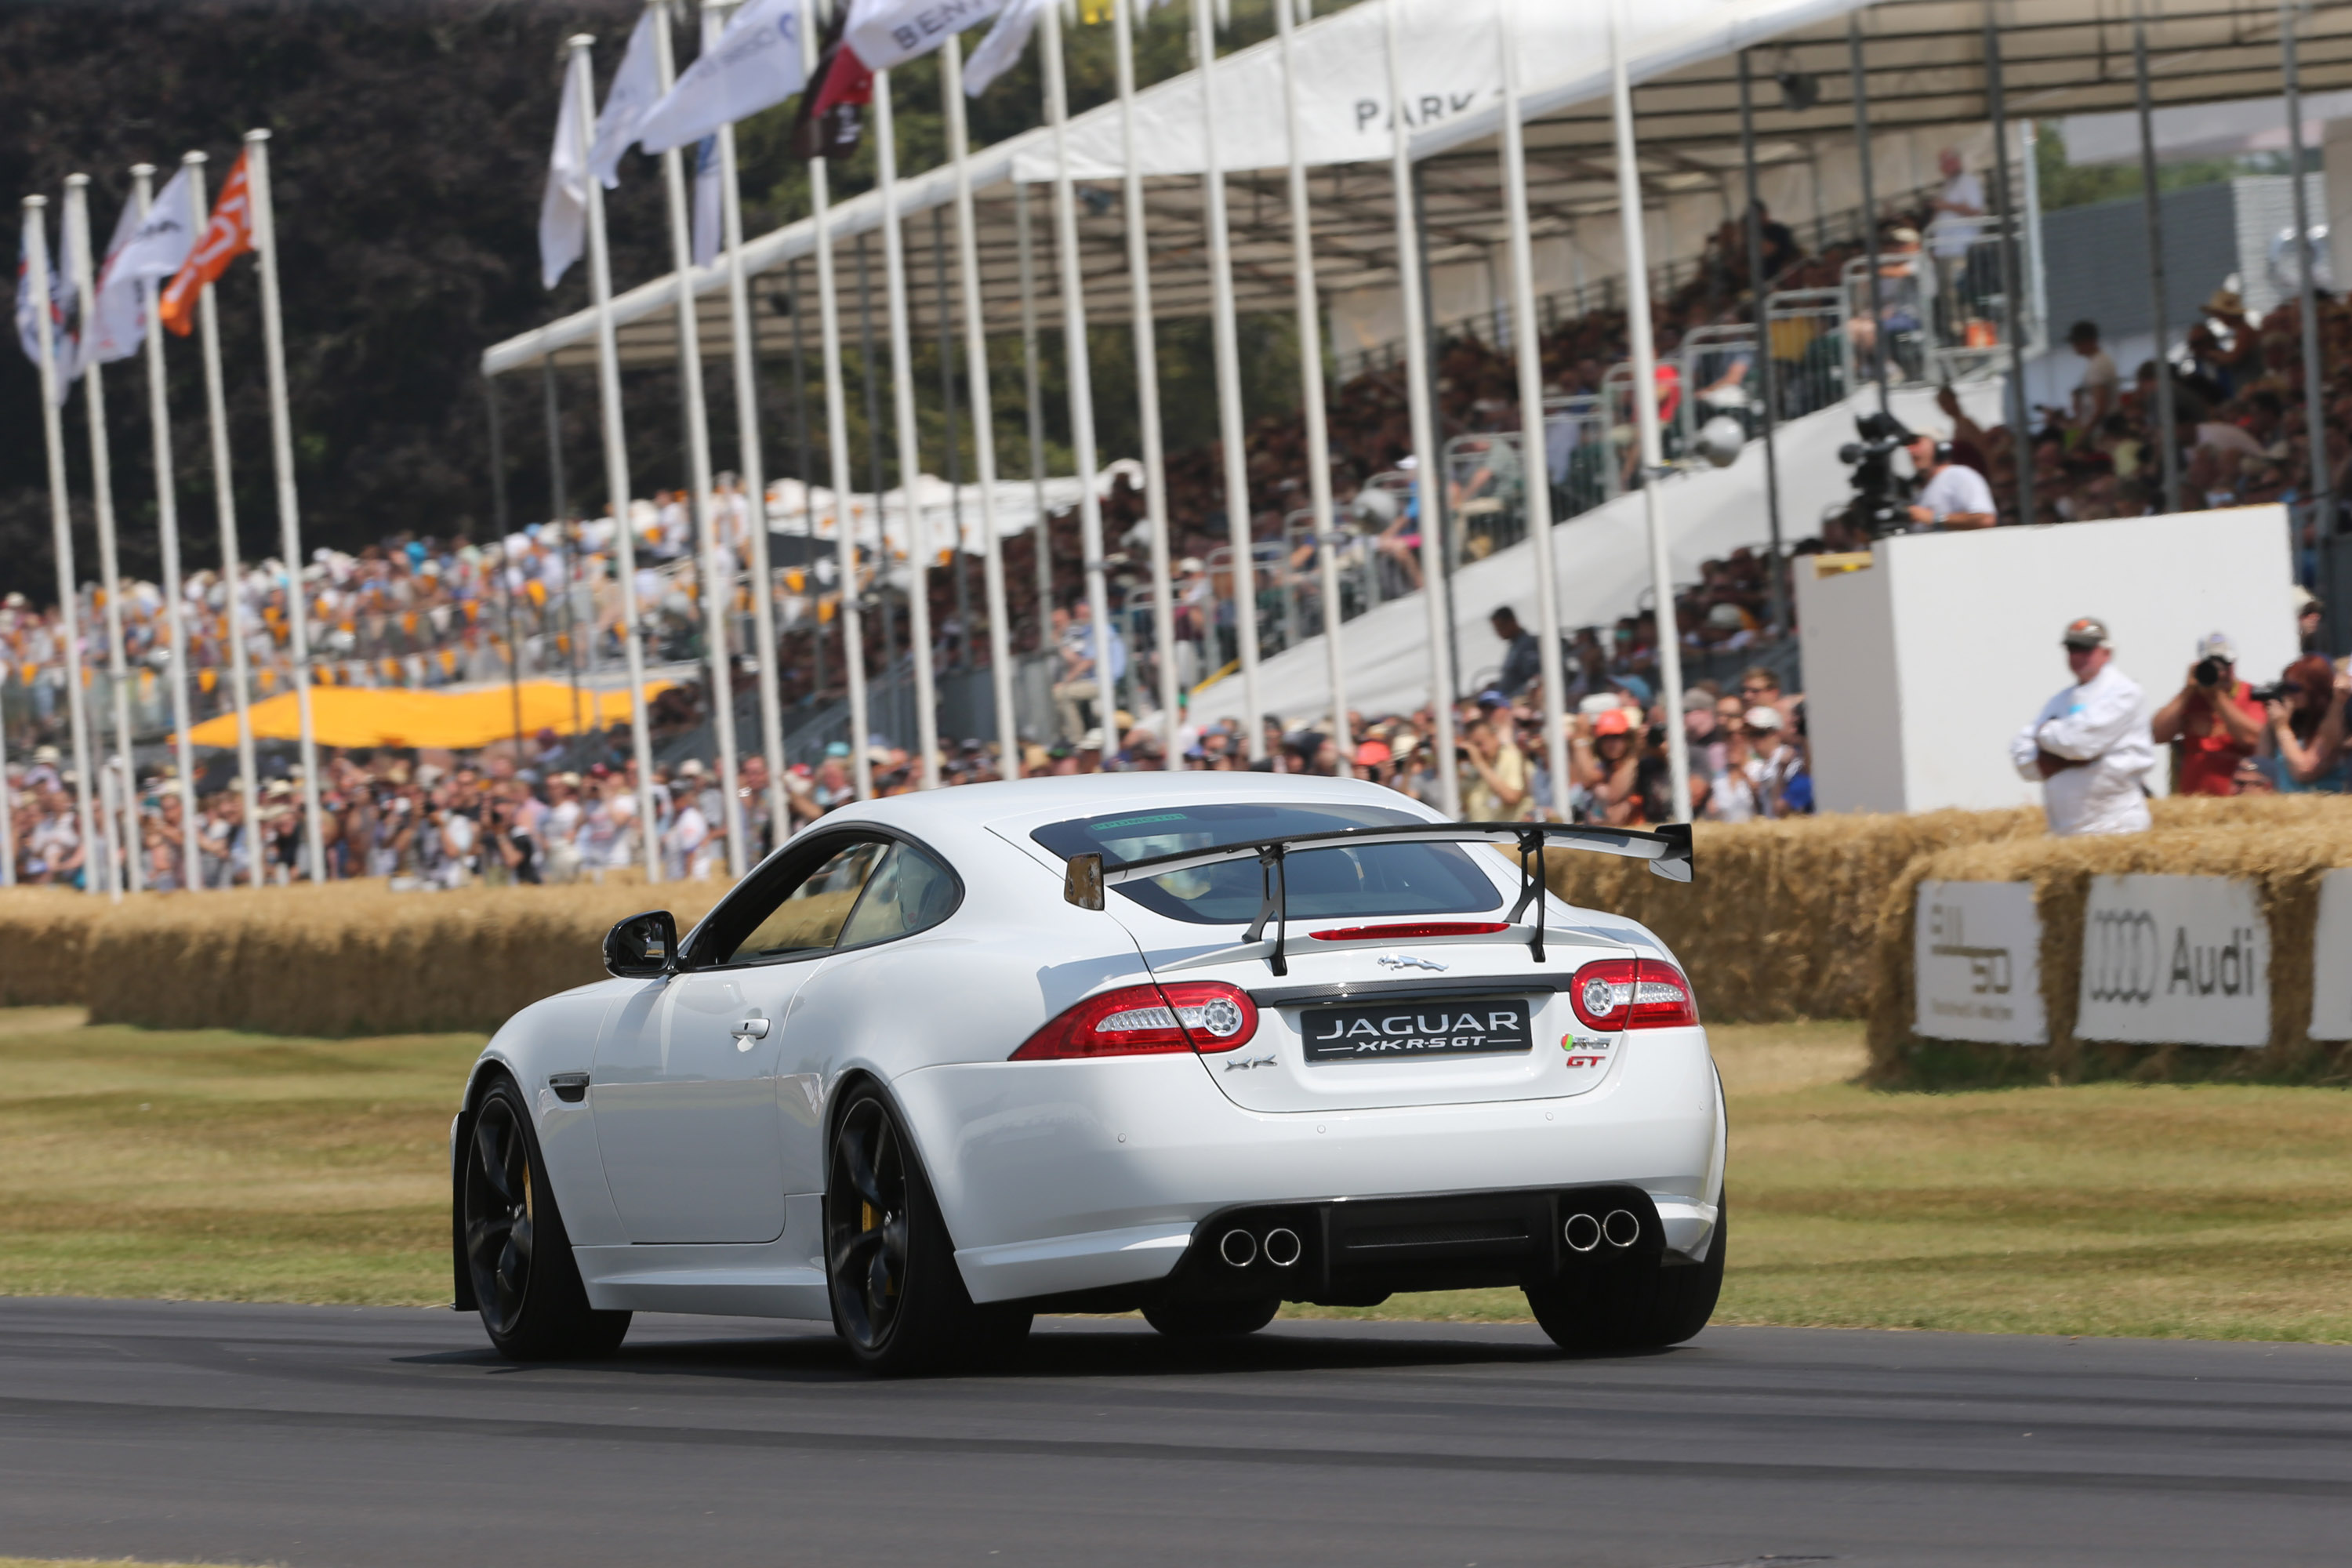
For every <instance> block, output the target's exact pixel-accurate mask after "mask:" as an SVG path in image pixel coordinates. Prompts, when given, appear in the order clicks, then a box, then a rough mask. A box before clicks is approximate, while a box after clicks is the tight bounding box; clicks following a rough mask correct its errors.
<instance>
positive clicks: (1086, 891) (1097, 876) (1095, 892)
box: [1062, 855, 1103, 910]
mask: <svg viewBox="0 0 2352 1568" xmlns="http://www.w3.org/2000/svg"><path fill="white" fill-rule="evenodd" d="M1062 897H1063V898H1064V899H1065V900H1066V901H1068V902H1070V903H1073V904H1076V905H1077V906H1078V908H1080V909H1082V910H1098V909H1100V908H1102V907H1103V879H1102V857H1101V856H1099V855H1073V856H1071V857H1070V865H1069V869H1068V870H1066V871H1065V872H1063V873H1062Z"/></svg>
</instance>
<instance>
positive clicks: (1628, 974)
mask: <svg viewBox="0 0 2352 1568" xmlns="http://www.w3.org/2000/svg"><path fill="white" fill-rule="evenodd" d="M1568 1005H1570V1007H1573V1008H1574V1009H1575V1010H1576V1016H1577V1018H1578V1019H1579V1020H1580V1022H1581V1023H1582V1024H1583V1025H1584V1026H1585V1027H1586V1028H1588V1029H1605V1030H1609V1031H1611V1032H1614V1031H1616V1030H1619V1029H1677V1028H1686V1027H1689V1026H1694V1025H1696V1024H1697V1022H1698V997H1697V996H1696V994H1694V993H1693V992H1692V990H1691V984H1690V982H1689V981H1688V980H1686V979H1685V978H1684V977H1683V972H1682V971H1681V970H1679V969H1676V968H1675V966H1674V965H1673V964H1671V963H1662V962H1660V961H1659V960H1657V959H1654V958H1604V959H1601V960H1599V961H1597V962H1595V963H1588V964H1586V965H1585V966H1584V967H1583V968H1581V969H1580V970H1578V971H1577V972H1576V978H1575V979H1573V980H1571V981H1570V982H1569V987H1568Z"/></svg>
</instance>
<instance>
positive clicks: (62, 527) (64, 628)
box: [25, 196, 99, 893]
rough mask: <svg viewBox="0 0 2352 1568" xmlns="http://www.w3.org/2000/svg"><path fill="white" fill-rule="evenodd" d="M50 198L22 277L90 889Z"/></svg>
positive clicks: (35, 224)
mask: <svg viewBox="0 0 2352 1568" xmlns="http://www.w3.org/2000/svg"><path fill="white" fill-rule="evenodd" d="M48 205H49V198H48V197H47V196H26V198H25V266H26V281H27V282H28V284H29V285H30V287H31V289H32V294H33V299H34V300H36V301H37V305H36V310H35V314H36V316H37V325H36V326H35V328H34V332H33V336H34V338H35V341H36V342H37V343H38V344H39V347H40V363H41V437H42V440H43V442H44V444H45V445H46V447H47V454H48V459H49V533H50V539H51V542H52V544H53V546H54V548H55V550H56V552H57V558H58V619H59V621H60V622H61V623H62V624H61V625H60V626H58V631H59V632H60V633H61V634H63V636H62V640H63V642H64V643H65V663H66V712H67V714H68V716H69V717H70V719H71V721H72V724H73V752H74V809H75V813H76V815H77V816H78V817H79V826H80V829H81V864H82V876H81V887H82V891H83V892H85V893H95V892H97V891H98V890H99V889H98V878H97V877H96V876H95V875H94V874H93V871H92V868H91V866H90V853H91V847H92V841H93V840H94V839H96V837H98V823H97V820H96V818H95V817H94V816H93V815H92V814H91V811H90V800H89V759H90V750H91V748H90V743H89V703H88V700H86V699H85V698H84V697H83V695H82V689H81V615H80V609H81V606H80V605H79V602H78V601H77V600H76V598H75V596H74V595H75V587H74V558H73V515H72V512H71V510H70V509H69V508H68V503H67V500H66V429H65V415H64V411H63V410H62V409H60V408H59V407H58V348H57V340H56V338H55V337H54V336H53V335H52V331H51V328H52V326H53V323H52V322H51V321H50V319H49V300H50V299H51V298H52V292H51V289H50V286H49V238H48V235H47V231H46V227H45V225H44V218H45V216H46V215H47V209H48Z"/></svg>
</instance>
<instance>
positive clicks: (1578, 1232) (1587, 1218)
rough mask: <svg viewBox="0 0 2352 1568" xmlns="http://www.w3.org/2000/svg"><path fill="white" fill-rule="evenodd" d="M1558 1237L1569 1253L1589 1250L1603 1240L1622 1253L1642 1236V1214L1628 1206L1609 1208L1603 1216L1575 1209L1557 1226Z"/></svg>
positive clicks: (1594, 1248) (1597, 1246)
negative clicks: (1558, 1227)
mask: <svg viewBox="0 0 2352 1568" xmlns="http://www.w3.org/2000/svg"><path fill="white" fill-rule="evenodd" d="M1560 1239H1561V1240H1562V1241H1564V1242H1566V1243H1568V1249H1569V1250H1570V1252H1577V1253H1590V1252H1592V1251H1594V1250H1596V1249H1597V1248H1599V1247H1600V1246H1601V1243H1603V1242H1606V1243H1608V1244H1609V1246H1610V1247H1612V1248H1613V1249H1615V1250H1616V1251H1619V1252H1622V1251H1624V1250H1625V1249H1626V1248H1627V1247H1631V1246H1633V1244H1634V1243H1635V1242H1637V1241H1639V1240H1641V1239H1642V1216H1641V1215H1637V1214H1635V1213H1634V1212H1633V1210H1632V1209H1611V1210H1610V1211H1609V1213H1608V1215H1606V1217H1603V1216H1601V1215H1591V1214H1586V1213H1583V1212H1582V1211H1579V1212H1578V1213H1575V1214H1572V1215H1569V1216H1568V1222H1567V1223H1566V1224H1565V1225H1563V1226H1560Z"/></svg>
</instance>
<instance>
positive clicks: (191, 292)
mask: <svg viewBox="0 0 2352 1568" xmlns="http://www.w3.org/2000/svg"><path fill="white" fill-rule="evenodd" d="M252 248H253V200H252V198H251V197H250V196H249V195H247V192H246V184H245V154H244V153H238V154H237V155H236V163H235V164H233V165H232V166H231V167H230V169H229V172H228V178H227V179H226V180H224V181H223V182H221V188H220V197H219V199H218V200H216V201H215V202H214V203H213V216H212V218H211V220H210V221H209V222H207V223H206V224H205V232H204V233H202V234H200V235H198V236H197V237H196V243H195V244H194V245H192V246H190V247H188V258H187V260H185V261H184V262H182V263H180V269H179V270H178V271H177V272H174V273H173V274H172V280H171V281H170V282H169V283H166V284H164V285H163V306H162V308H161V309H160V310H158V311H157V312H156V313H157V314H158V315H160V316H162V317H163V324H164V325H165V326H167V327H169V328H171V329H172V330H173V331H175V332H177V333H179V334H180V336H182V337H186V336H187V335H188V334H189V333H190V332H192V331H194V330H195V324H196V296H197V295H198V294H200V293H202V292H203V291H204V288H205V285H206V284H208V283H210V282H211V281H212V280H213V279H215V278H218V277H219V276H220V275H221V274H222V273H224V272H226V271H227V270H228V264H229V263H230V262H232V261H234V260H236V258H238V257H240V256H242V255H244V254H245V253H246V252H247V251H248V250H251V249H252Z"/></svg>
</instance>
